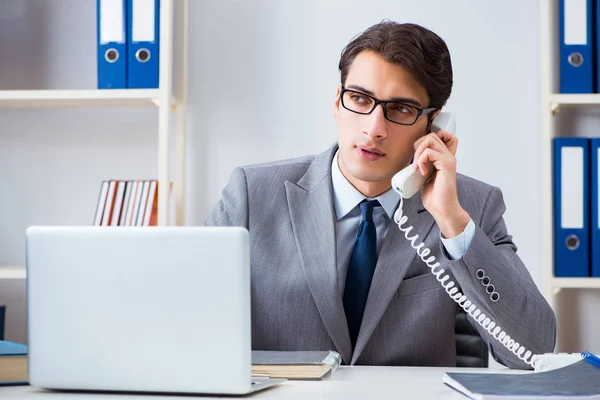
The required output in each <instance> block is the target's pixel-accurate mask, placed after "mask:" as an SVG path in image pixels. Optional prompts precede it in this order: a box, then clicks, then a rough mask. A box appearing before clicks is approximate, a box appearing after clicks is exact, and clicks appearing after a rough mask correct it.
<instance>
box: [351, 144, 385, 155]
mask: <svg viewBox="0 0 600 400" xmlns="http://www.w3.org/2000/svg"><path fill="white" fill-rule="evenodd" d="M356 147H357V148H358V150H361V151H366V152H368V153H372V154H375V155H378V156H385V153H384V152H383V151H381V150H379V149H377V148H375V147H369V146H356Z"/></svg>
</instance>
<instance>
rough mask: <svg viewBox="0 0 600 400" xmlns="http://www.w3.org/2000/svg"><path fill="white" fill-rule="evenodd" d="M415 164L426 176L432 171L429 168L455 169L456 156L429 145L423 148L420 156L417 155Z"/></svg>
mask: <svg viewBox="0 0 600 400" xmlns="http://www.w3.org/2000/svg"><path fill="white" fill-rule="evenodd" d="M429 163H430V164H429ZM414 165H415V168H418V169H419V170H420V171H421V174H422V175H423V176H425V175H427V174H428V173H429V172H430V171H429V168H434V169H436V170H438V171H448V170H455V169H456V158H454V156H453V155H451V154H448V153H441V152H439V151H437V150H434V149H432V148H430V147H428V148H426V149H425V150H423V152H422V153H421V154H420V155H419V157H415V163H414Z"/></svg>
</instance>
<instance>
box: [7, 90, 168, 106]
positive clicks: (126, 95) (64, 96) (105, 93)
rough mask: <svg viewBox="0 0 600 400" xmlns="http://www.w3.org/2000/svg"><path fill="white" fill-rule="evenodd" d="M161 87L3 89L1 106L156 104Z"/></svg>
mask: <svg viewBox="0 0 600 400" xmlns="http://www.w3.org/2000/svg"><path fill="white" fill-rule="evenodd" d="M159 96H160V90H159V89H101V90H98V89H92V90H0V108H71V107H76V108H82V107H86V108H93V107H154V106H156V105H158V101H159V98H160V97H159Z"/></svg>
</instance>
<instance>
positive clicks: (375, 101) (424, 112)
mask: <svg viewBox="0 0 600 400" xmlns="http://www.w3.org/2000/svg"><path fill="white" fill-rule="evenodd" d="M346 92H349V93H358V94H360V95H362V96H366V97H368V98H370V99H371V100H373V107H372V108H371V110H370V111H369V112H359V111H356V110H352V109H351V108H348V107H346V105H345V104H344V93H346ZM340 100H341V102H342V106H343V107H344V108H345V109H346V110H348V111H351V112H353V113H356V114H361V115H369V114H371V113H372V112H373V110H375V108H376V107H377V106H378V105H379V104H381V108H382V109H383V116H384V117H385V119H387V120H388V121H390V122H393V123H394V124H398V125H406V126H410V125H414V124H415V123H416V122H417V120H418V119H419V117H420V116H421V115H427V114H430V113H432V112H434V111H436V110H437V108H436V107H430V108H419V107H417V106H415V105H413V104H409V103H403V102H401V101H383V100H379V99H377V98H375V97H373V96H371V95H369V94H366V93H364V92H361V91H359V90H352V89H346V88H345V87H343V86H342V89H341V91H340ZM390 103H392V104H402V105H403V106H407V107H412V108H414V109H415V110H417V115H416V116H415V120H414V121H413V122H411V123H410V124H404V123H402V122H398V121H394V120H391V119H389V118H388V115H387V105H388V104H390Z"/></svg>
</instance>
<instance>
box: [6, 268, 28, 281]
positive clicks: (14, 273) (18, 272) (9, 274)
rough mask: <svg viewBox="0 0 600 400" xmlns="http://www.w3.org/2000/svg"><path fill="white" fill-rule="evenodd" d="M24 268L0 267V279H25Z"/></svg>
mask: <svg viewBox="0 0 600 400" xmlns="http://www.w3.org/2000/svg"><path fill="white" fill-rule="evenodd" d="M25 277H26V273H25V267H23V266H1V267H0V279H25Z"/></svg>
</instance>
